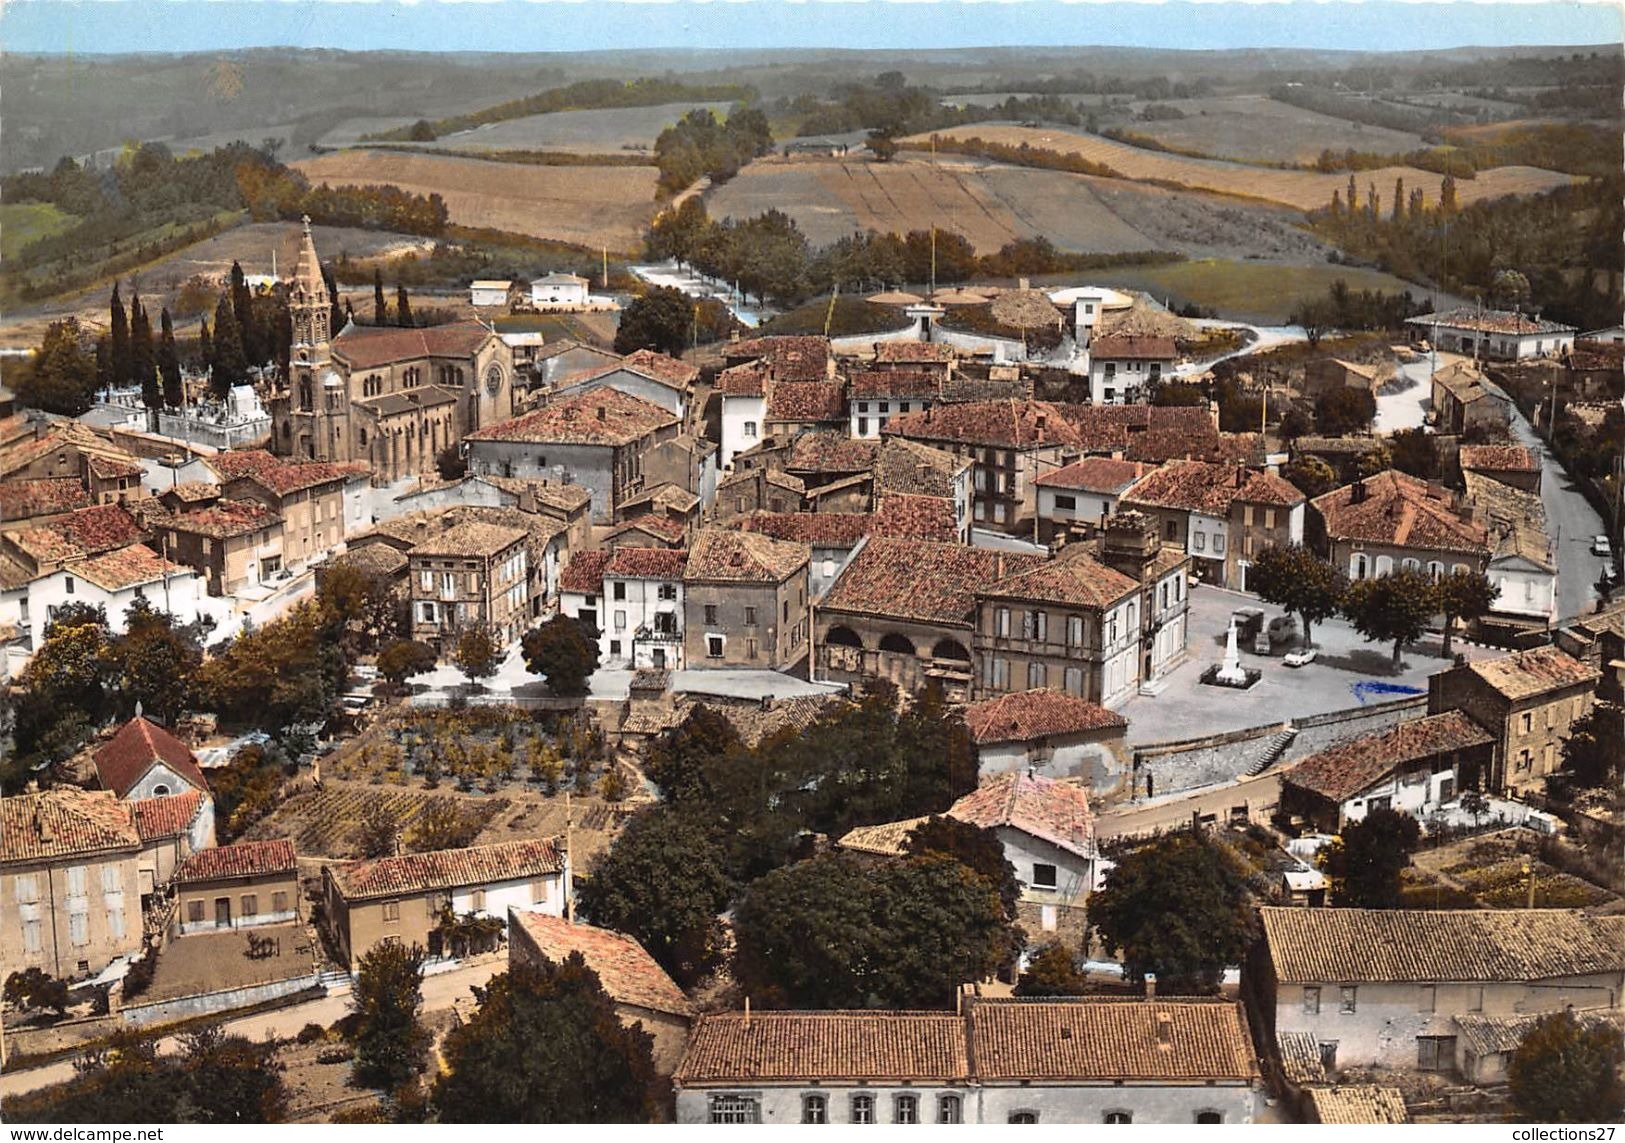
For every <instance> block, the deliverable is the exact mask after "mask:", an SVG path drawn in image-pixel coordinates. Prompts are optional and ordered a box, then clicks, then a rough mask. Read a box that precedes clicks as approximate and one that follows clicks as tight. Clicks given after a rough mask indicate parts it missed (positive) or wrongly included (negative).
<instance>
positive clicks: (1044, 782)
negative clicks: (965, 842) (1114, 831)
mask: <svg viewBox="0 0 1625 1143" xmlns="http://www.w3.org/2000/svg"><path fill="white" fill-rule="evenodd" d="M948 816H949V817H951V818H957V819H959V820H960V821H962V822H966V823H968V824H970V825H974V826H981V827H982V828H983V829H996V828H998V827H1000V826H1009V827H1010V828H1011V829H1018V830H1020V831H1021V832H1022V833H1026V834H1030V835H1032V836H1033V837H1036V838H1040V839H1042V840H1044V841H1047V842H1049V843H1050V844H1051V845H1054V846H1058V847H1059V848H1061V849H1064V850H1066V851H1067V852H1069V853H1075V854H1077V855H1078V856H1079V857H1093V856H1094V853H1095V846H1094V833H1095V826H1094V822H1095V816H1094V814H1093V813H1091V812H1090V810H1089V795H1088V793H1087V792H1086V791H1085V790H1084V789H1083V787H1082V786H1074V785H1073V784H1071V783H1070V782H1062V781H1058V780H1056V779H1054V778H1043V777H1039V776H1038V775H1036V774H1029V773H1027V772H1026V771H1016V772H1014V773H1010V774H1000V775H998V776H997V777H995V778H993V779H991V780H989V781H988V782H986V783H984V784H983V785H981V786H980V787H978V788H977V789H976V790H975V791H974V792H972V793H969V794H966V795H965V796H964V797H963V798H960V799H959V800H958V801H957V802H955V803H954V804H953V805H952V806H950V807H949V808H948Z"/></svg>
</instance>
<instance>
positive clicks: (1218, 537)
mask: <svg viewBox="0 0 1625 1143" xmlns="http://www.w3.org/2000/svg"><path fill="white" fill-rule="evenodd" d="M1213 551H1214V553H1215V554H1216V555H1221V556H1222V555H1223V554H1224V535H1223V534H1222V533H1215V535H1214V537H1213Z"/></svg>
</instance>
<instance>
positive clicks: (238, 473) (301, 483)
mask: <svg viewBox="0 0 1625 1143" xmlns="http://www.w3.org/2000/svg"><path fill="white" fill-rule="evenodd" d="M267 461H269V462H270V463H266V462H267ZM209 464H210V466H211V467H213V468H214V470H215V471H216V472H218V473H219V474H220V476H221V479H222V481H229V480H241V479H247V480H251V481H253V482H254V483H256V484H258V485H259V486H260V487H262V488H264V489H265V490H266V491H268V492H271V493H274V494H275V495H277V496H287V495H289V494H290V493H294V492H303V491H305V490H306V489H309V488H319V487H320V486H322V485H323V484H334V483H337V482H340V481H345V480H354V479H356V478H358V477H362V476H367V475H368V474H369V473H371V471H372V470H371V469H370V468H369V467H368V466H367V465H365V464H362V463H360V462H359V461H355V462H348V463H338V462H333V461H322V460H304V461H284V460H282V459H280V458H278V457H274V456H272V455H271V454H270V453H268V452H265V451H264V450H263V449H247V450H240V451H232V452H222V453H217V454H215V456H213V457H211V458H210V460H209Z"/></svg>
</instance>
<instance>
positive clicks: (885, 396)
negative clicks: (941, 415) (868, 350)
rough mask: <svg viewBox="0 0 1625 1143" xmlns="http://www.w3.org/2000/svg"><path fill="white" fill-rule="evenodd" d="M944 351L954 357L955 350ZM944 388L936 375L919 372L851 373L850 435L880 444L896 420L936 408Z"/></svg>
mask: <svg viewBox="0 0 1625 1143" xmlns="http://www.w3.org/2000/svg"><path fill="white" fill-rule="evenodd" d="M882 344H885V343H882ZM942 348H944V349H947V350H949V352H950V353H952V346H943V347H942ZM941 384H942V381H941V378H940V377H938V376H937V375H935V374H932V373H927V372H925V371H924V370H918V369H903V368H886V369H863V370H858V371H856V372H854V373H852V375H851V376H850V377H849V378H848V379H847V391H846V407H847V422H848V423H847V432H848V433H850V434H851V435H852V436H853V437H854V438H856V439H857V440H879V439H880V435H881V432H882V430H884V429H885V427H886V425H887V424H888V423H889V422H890V421H891V419H892V418H893V417H896V416H902V415H904V414H907V413H917V412H922V411H924V410H926V409H929V408H930V407H931V406H932V405H934V404H936V403H937V400H938V391H939V389H940V387H941Z"/></svg>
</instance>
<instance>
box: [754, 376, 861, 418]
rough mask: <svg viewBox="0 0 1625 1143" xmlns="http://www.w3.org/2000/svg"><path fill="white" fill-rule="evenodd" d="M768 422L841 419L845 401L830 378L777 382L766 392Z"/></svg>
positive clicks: (844, 411) (843, 413)
mask: <svg viewBox="0 0 1625 1143" xmlns="http://www.w3.org/2000/svg"><path fill="white" fill-rule="evenodd" d="M767 419H768V420H770V421H845V420H846V400H845V398H844V397H843V395H842V393H841V387H840V386H839V385H837V384H835V383H834V382H832V381H779V382H776V383H775V384H774V385H773V387H772V388H771V389H770V390H769V391H768V397H767Z"/></svg>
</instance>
